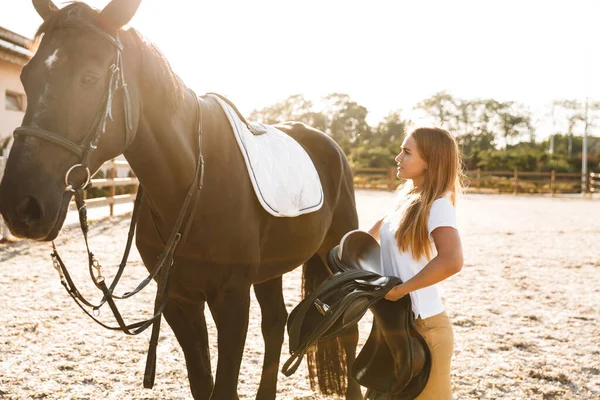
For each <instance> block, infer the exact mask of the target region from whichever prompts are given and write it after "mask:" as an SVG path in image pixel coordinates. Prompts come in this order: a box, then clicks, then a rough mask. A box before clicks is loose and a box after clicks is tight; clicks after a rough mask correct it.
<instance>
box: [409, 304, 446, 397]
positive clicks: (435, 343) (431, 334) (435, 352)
mask: <svg viewBox="0 0 600 400" xmlns="http://www.w3.org/2000/svg"><path fill="white" fill-rule="evenodd" d="M415 327H416V328H417V330H418V331H419V333H420V334H421V335H423V337H424V338H425V341H426V342H427V345H428V346H429V350H430V351H431V374H430V375H429V380H428V381H427V385H426V386H425V389H423V392H421V394H420V395H419V397H417V399H416V400H452V386H451V384H450V369H451V364H452V352H453V351H454V332H453V331H452V323H451V322H450V318H448V314H446V312H445V311H444V312H441V313H439V314H437V315H434V316H433V317H429V318H425V319H421V317H419V318H417V319H416V320H415Z"/></svg>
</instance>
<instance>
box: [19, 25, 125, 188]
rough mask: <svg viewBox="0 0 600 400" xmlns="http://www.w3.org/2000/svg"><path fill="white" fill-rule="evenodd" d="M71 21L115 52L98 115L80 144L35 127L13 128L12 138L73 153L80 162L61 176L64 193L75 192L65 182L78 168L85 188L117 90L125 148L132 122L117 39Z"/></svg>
mask: <svg viewBox="0 0 600 400" xmlns="http://www.w3.org/2000/svg"><path fill="white" fill-rule="evenodd" d="M72 22H73V23H74V24H75V25H76V26H78V27H80V28H83V29H85V30H88V31H91V32H93V33H95V34H97V35H98V36H100V37H101V38H102V39H104V40H106V41H107V42H108V43H110V44H111V45H113V47H114V48H115V49H116V53H115V56H114V58H113V62H112V64H111V66H110V67H109V70H108V83H107V86H106V89H105V91H104V96H103V100H102V106H101V107H100V109H98V112H97V113H96V116H95V118H94V122H93V123H92V126H91V127H90V130H89V131H88V133H87V134H86V135H85V137H84V138H83V140H82V141H81V143H75V142H73V141H71V140H69V139H66V138H64V137H62V136H60V135H57V134H56V133H54V132H50V131H48V130H46V129H43V128H39V127H37V126H21V127H19V128H17V129H15V132H14V137H15V138H18V137H20V136H33V137H37V138H39V139H42V140H45V141H47V142H50V143H52V144H55V145H57V146H59V147H62V148H63V149H65V150H67V151H69V152H71V153H73V154H74V155H75V156H76V157H78V158H79V159H80V162H79V163H77V164H74V165H73V166H72V167H71V168H69V169H68V170H67V173H66V174H65V191H67V192H75V191H76V190H77V189H78V188H75V187H74V186H73V183H71V181H70V179H69V178H70V175H71V173H72V172H73V171H75V170H77V169H78V168H82V169H83V170H85V173H86V179H85V182H84V183H83V184H82V185H81V186H80V187H79V189H84V188H85V187H87V186H88V185H89V183H90V179H91V173H90V169H89V164H90V159H91V157H92V154H93V153H94V151H95V150H96V148H97V147H98V142H99V141H100V137H101V136H102V134H103V133H104V132H105V131H106V122H107V120H108V119H109V118H110V119H111V120H113V116H112V103H113V97H114V94H115V93H116V92H117V91H118V90H119V89H123V97H124V101H123V103H124V109H125V110H124V111H125V147H127V146H128V145H129V144H130V140H131V136H132V132H133V120H132V117H131V99H130V96H129V90H128V89H127V83H126V82H125V74H124V70H123V44H122V43H121V40H120V39H119V36H118V34H117V36H112V35H110V34H108V33H106V32H105V31H103V30H102V29H100V28H98V27H96V26H94V25H92V24H91V23H86V22H82V21H79V20H73V21H72Z"/></svg>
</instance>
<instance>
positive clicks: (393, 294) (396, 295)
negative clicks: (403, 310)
mask: <svg viewBox="0 0 600 400" xmlns="http://www.w3.org/2000/svg"><path fill="white" fill-rule="evenodd" d="M407 294H408V292H407V291H406V290H405V289H404V284H400V285H396V286H394V287H393V288H391V289H390V291H389V292H387V293H386V295H385V299H386V300H390V301H397V300H400V299H401V298H403V297H404V296H406V295H407Z"/></svg>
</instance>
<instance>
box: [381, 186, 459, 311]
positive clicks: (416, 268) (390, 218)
mask: <svg viewBox="0 0 600 400" xmlns="http://www.w3.org/2000/svg"><path fill="white" fill-rule="evenodd" d="M399 223H400V221H399V216H398V213H391V214H388V215H387V216H386V217H385V219H384V220H383V223H382V225H381V228H380V229H379V238H380V241H381V266H382V268H383V271H382V272H383V274H384V275H386V276H397V277H399V278H400V279H402V281H403V282H406V281H408V280H409V279H411V278H412V277H413V276H415V275H416V274H417V273H419V272H420V271H421V270H422V269H423V267H425V265H427V263H428V262H429V260H427V258H426V257H425V256H423V257H422V258H421V259H420V260H419V261H415V260H414V259H413V257H412V252H411V251H410V249H409V250H408V251H406V252H402V251H400V249H399V248H398V242H397V241H396V231H397V230H398V225H399ZM440 226H449V227H452V228H454V229H458V227H457V224H456V210H455V209H454V206H453V205H452V203H451V202H450V200H448V199H447V198H445V197H443V198H439V199H437V200H435V201H434V202H433V204H432V205H431V210H430V211H429V219H428V221H427V228H428V232H429V240H430V242H431V248H432V252H431V253H432V257H435V256H436V255H437V251H436V249H435V245H434V243H433V239H432V237H431V232H433V231H434V230H435V229H436V228H439V227H440ZM410 299H411V301H412V309H413V313H414V314H415V319H416V318H418V317H419V316H421V318H422V319H425V318H429V317H432V316H434V315H437V314H439V313H441V312H442V311H444V305H443V304H442V299H441V298H440V295H439V293H438V289H437V285H431V286H428V287H424V288H422V289H419V290H415V291H414V292H411V293H410Z"/></svg>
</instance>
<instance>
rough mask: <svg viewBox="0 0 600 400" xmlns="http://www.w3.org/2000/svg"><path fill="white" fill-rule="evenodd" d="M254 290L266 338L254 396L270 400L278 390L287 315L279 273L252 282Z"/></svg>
mask: <svg viewBox="0 0 600 400" xmlns="http://www.w3.org/2000/svg"><path fill="white" fill-rule="evenodd" d="M254 293H255V294H256V300H258V303H259V304H260V311H261V314H262V321H261V328H262V335H263V340H264V341H265V356H264V362H263V369H262V376H261V378H260V386H259V387H258V393H257V394H256V399H257V400H263V399H267V400H271V399H275V395H276V392H277V374H278V372H279V357H280V356H281V346H282V345H283V334H284V332H285V323H286V320H287V315H288V313H287V310H286V308H285V302H284V300H283V286H282V277H281V276H280V277H277V278H274V279H271V280H269V281H266V282H263V283H259V284H256V285H254Z"/></svg>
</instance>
